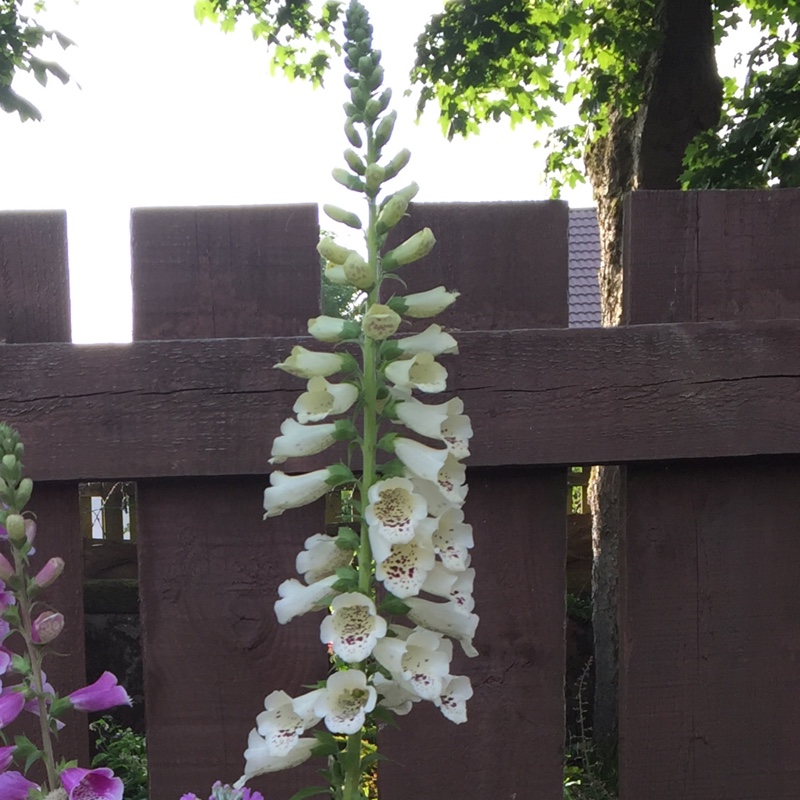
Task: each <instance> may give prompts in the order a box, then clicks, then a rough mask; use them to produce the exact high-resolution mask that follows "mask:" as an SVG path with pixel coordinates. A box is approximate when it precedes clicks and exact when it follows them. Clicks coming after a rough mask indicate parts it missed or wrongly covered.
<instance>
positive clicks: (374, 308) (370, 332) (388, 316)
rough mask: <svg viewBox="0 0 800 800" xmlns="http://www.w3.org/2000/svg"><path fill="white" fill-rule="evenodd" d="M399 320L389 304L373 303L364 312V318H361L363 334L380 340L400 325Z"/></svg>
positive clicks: (398, 316) (387, 336)
mask: <svg viewBox="0 0 800 800" xmlns="http://www.w3.org/2000/svg"><path fill="white" fill-rule="evenodd" d="M401 321H402V320H401V319H400V315H399V314H397V313H396V312H394V311H392V309H391V308H389V306H384V305H381V304H380V303H375V304H374V305H371V306H370V307H369V309H368V310H367V313H366V314H364V318H363V319H362V320H361V328H362V330H363V331H364V335H365V336H367V337H368V338H370V339H374V340H375V341H378V342H382V341H383V340H384V339H388V338H389V337H390V336H391V335H392V334H393V333H394V332H395V331H396V330H397V329H398V328H399V327H400V322H401Z"/></svg>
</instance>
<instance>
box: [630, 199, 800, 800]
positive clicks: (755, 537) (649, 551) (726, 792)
mask: <svg viewBox="0 0 800 800" xmlns="http://www.w3.org/2000/svg"><path fill="white" fill-rule="evenodd" d="M798 199H800V193H797V192H788V193H784V192H778V193H775V194H774V195H773V194H772V193H769V194H765V193H759V194H756V193H748V192H730V193H703V194H700V195H690V196H688V197H687V196H684V195H675V194H673V195H670V194H668V193H642V194H639V195H636V194H635V195H633V196H631V197H630V198H628V201H627V202H628V206H627V208H628V211H629V217H630V218H629V221H628V226H627V237H628V238H627V239H626V249H625V252H626V262H627V263H626V269H628V270H629V273H628V275H627V276H626V281H627V279H628V276H629V277H630V278H631V282H630V291H629V295H628V298H627V299H628V307H627V319H628V320H629V321H631V322H636V323H640V322H659V321H665V320H677V321H680V320H708V319H731V318H735V319H737V320H740V319H757V318H759V317H767V318H769V317H780V316H787V315H792V316H796V315H797V310H798V308H800V306H798V304H797V298H800V262H798V260H797V257H796V238H797V234H796V221H795V220H796V212H794V213H792V210H791V209H792V207H794V208H795V209H796V207H797V201H798ZM670 209H671V210H670ZM792 226H794V227H792ZM673 236H674V237H675V239H676V240H677V241H680V240H681V237H683V239H684V240H687V241H692V242H694V246H693V248H692V247H688V248H686V253H685V258H684V259H683V260H677V261H676V260H675V258H674V252H670V249H669V248H668V247H666V246H665V247H664V248H663V249H661V245H660V243H666V242H668V241H670V239H671V237H673ZM659 250H660V252H659ZM637 276H638V277H637ZM743 346H747V345H746V343H743ZM794 352H795V354H796V352H797V351H794ZM793 393H794V391H792V394H793ZM774 413H775V418H774V419H775V422H776V425H777V427H778V428H780V426H781V424H783V425H784V426H785V427H786V430H787V431H788V430H790V427H791V423H790V422H789V420H788V418H787V417H785V416H784V417H783V423H781V416H780V414H781V411H780V409H779V408H778V407H777V406H776V407H775V411H774ZM784 414H785V410H784ZM752 421H753V422H755V418H753V420H752ZM789 435H790V437H791V438H792V441H793V445H792V448H791V449H790V450H787V452H793V453H797V447H796V442H795V440H794V436H793V435H791V434H789ZM703 455H706V456H712V455H716V453H715V452H714V451H711V450H708V451H707V452H706V453H704V454H703ZM627 473H628V475H627V485H628V491H627V518H626V531H625V538H624V545H623V557H622V583H623V586H624V589H623V592H622V603H621V635H620V647H621V673H620V737H621V741H620V772H621V792H622V795H621V796H622V798H624V800H637V799H638V798H640V797H645V796H646V797H647V798H648V800H674V798H676V797H681V798H686V800H701V798H702V800H708V798H719V800H722V798H724V799H725V800H761V798H764V797H770V798H773V797H774V798H780V800H789V798H790V797H794V796H796V794H797V778H798V771H797V765H796V764H795V763H794V761H793V760H792V758H791V756H790V755H789V754H790V753H793V752H796V751H797V748H798V744H800V741H798V736H797V735H796V733H794V732H793V726H792V723H791V721H790V719H789V717H788V716H787V715H790V714H791V713H792V711H790V710H794V709H796V708H797V707H798V705H799V704H800V684H799V683H798V681H797V675H796V673H797V669H796V666H797V642H798V641H800V628H799V627H798V619H800V616H799V615H798V611H800V606H798V601H797V592H796V588H795V585H794V584H795V583H796V580H795V579H796V576H797V570H798V566H799V565H800V539H798V537H797V536H796V527H797V524H796V521H797V517H798V512H800V507H799V504H798V500H797V492H796V487H797V486H798V484H800V461H798V459H797V457H796V456H793V457H787V458H785V459H781V460H775V461H771V462H764V461H762V460H757V459H751V460H732V461H717V462H709V461H703V462H690V463H686V464H682V465H678V464H673V465H668V466H659V465H650V466H647V465H638V466H637V465H629V466H628V469H627ZM776 741H779V742H780V745H779V747H777V748H776V747H775V742H776Z"/></svg>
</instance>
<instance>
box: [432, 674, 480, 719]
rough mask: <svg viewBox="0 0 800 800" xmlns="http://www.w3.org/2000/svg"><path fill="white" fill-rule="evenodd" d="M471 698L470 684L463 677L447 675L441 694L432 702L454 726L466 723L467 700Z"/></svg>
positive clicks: (467, 679)
mask: <svg viewBox="0 0 800 800" xmlns="http://www.w3.org/2000/svg"><path fill="white" fill-rule="evenodd" d="M470 697H472V684H471V683H470V681H469V678H467V677H466V676H465V675H448V676H447V678H446V679H445V683H444V687H443V688H442V694H441V695H440V696H439V698H438V699H437V700H434V701H433V702H434V703H435V704H436V705H437V706H438V708H439V710H440V711H441V712H442V714H444V715H445V717H447V719H449V720H450V722H455V723H456V725H461V724H462V723H464V722H466V721H467V700H469V699H470Z"/></svg>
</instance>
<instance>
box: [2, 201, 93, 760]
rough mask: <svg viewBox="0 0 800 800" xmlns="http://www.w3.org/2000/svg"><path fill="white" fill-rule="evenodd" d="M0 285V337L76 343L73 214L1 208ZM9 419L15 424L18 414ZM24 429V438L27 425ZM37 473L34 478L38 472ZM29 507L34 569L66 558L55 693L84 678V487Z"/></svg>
mask: <svg viewBox="0 0 800 800" xmlns="http://www.w3.org/2000/svg"><path fill="white" fill-rule="evenodd" d="M0 289H1V290H2V292H1V294H2V302H0V342H1V341H3V340H5V341H6V342H7V343H8V344H20V343H35V342H68V341H70V339H71V331H70V303H69V272H68V267H67V219H66V214H65V213H64V212H63V211H36V212H17V211H14V212H3V213H0ZM0 346H2V345H0ZM0 380H5V381H13V376H6V375H4V376H0ZM42 413H43V414H44V413H45V412H44V411H43V412H42ZM3 421H4V422H8V423H9V424H11V425H14V424H15V420H13V419H8V420H3ZM20 434H21V435H22V438H23V441H24V440H25V426H24V425H23V426H21V427H20ZM54 435H57V432H56V431H54ZM31 477H32V478H33V479H34V481H35V480H36V475H35V474H34V475H32V476H31ZM30 509H31V510H32V511H33V512H34V513H35V514H36V517H37V521H38V526H39V530H38V537H37V540H36V555H35V556H33V557H32V558H31V565H32V568H33V569H34V570H35V569H38V568H39V567H41V566H42V565H43V564H44V563H45V562H46V561H47V559H48V558H50V557H52V556H60V557H62V558H63V559H64V561H65V562H66V570H65V572H64V574H63V575H62V576H61V578H60V579H59V580H58V581H57V582H56V583H55V584H54V585H53V586H52V587H51V588H49V589H48V590H47V593H46V595H44V598H43V599H45V600H46V601H47V602H48V603H49V604H51V605H52V607H53V608H55V609H57V610H58V611H61V612H62V613H63V614H64V617H65V619H66V627H65V628H64V632H63V633H62V634H61V636H60V637H59V639H58V641H57V642H56V643H55V645H54V650H55V651H56V652H60V653H65V654H67V655H68V656H69V657H68V658H58V657H55V656H51V657H50V658H48V659H47V660H46V661H45V669H46V670H47V677H48V680H49V681H50V683H51V684H52V685H53V686H54V687H55V689H56V691H58V692H59V693H60V694H66V693H69V692H71V691H73V690H74V689H77V688H80V687H81V686H83V685H84V684H85V683H86V661H85V653H84V633H83V549H82V540H81V532H80V512H79V509H78V487H77V485H75V484H68V483H36V485H35V489H34V493H33V497H32V499H31V503H30ZM65 721H66V722H67V727H66V728H65V729H64V730H63V731H62V732H61V734H60V735H59V748H60V753H62V754H63V755H65V756H66V757H67V758H79V759H81V763H86V760H87V758H88V753H89V736H88V728H87V724H86V718H85V715H82V714H76V713H71V714H69V715H68V717H66V718H65ZM18 726H19V727H18ZM20 730H24V731H26V732H28V733H30V734H32V735H34V736H35V737H36V738H34V741H36V740H37V738H38V736H36V734H35V728H34V726H33V725H32V723H31V722H30V720H28V719H24V718H21V719H20V720H18V722H16V723H14V725H12V726H11V727H10V728H9V730H7V731H6V732H7V733H9V734H10V735H12V736H13V735H14V734H16V733H19V732H20Z"/></svg>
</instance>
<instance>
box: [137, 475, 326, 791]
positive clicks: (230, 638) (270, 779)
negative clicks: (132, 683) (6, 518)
mask: <svg viewBox="0 0 800 800" xmlns="http://www.w3.org/2000/svg"><path fill="white" fill-rule="evenodd" d="M264 484H265V480H264V478H259V477H255V478H254V477H247V478H220V479H215V480H211V479H198V478H192V479H182V480H176V481H169V482H163V481H162V482H154V481H142V482H140V483H139V485H138V487H137V488H138V501H139V524H140V530H139V576H140V591H141V603H142V632H143V641H144V647H145V651H144V656H145V691H146V696H147V746H148V761H149V765H150V797H152V798H153V800H170V798H176V797H180V796H181V795H182V794H183V793H184V792H186V791H188V790H190V789H193V790H195V791H201V790H206V789H207V787H209V786H210V785H211V784H212V783H213V782H214V781H216V780H220V779H221V780H222V781H223V782H226V781H227V782H230V783H233V781H234V780H236V779H237V778H238V777H239V776H240V775H241V774H242V772H243V769H244V758H243V755H242V754H243V753H244V750H245V747H246V746H247V734H248V732H249V731H250V730H251V729H252V728H253V727H255V718H256V715H257V714H258V713H260V712H261V711H263V699H264V697H265V696H266V695H268V694H269V693H270V692H272V691H273V690H275V689H283V690H285V691H287V692H289V693H290V694H292V695H293V696H295V695H297V694H299V693H301V692H302V691H303V689H302V685H303V684H307V683H312V682H315V681H317V680H319V679H320V678H322V677H324V676H325V675H326V673H327V670H328V666H329V664H328V658H327V653H326V651H325V647H324V645H322V644H321V643H320V641H319V619H318V618H316V617H315V616H314V615H308V616H307V617H303V618H299V619H296V620H293V621H292V622H291V623H290V624H289V625H286V626H282V625H279V624H278V623H277V620H276V618H275V614H274V611H273V604H274V602H275V600H276V599H277V588H278V585H279V584H280V583H281V582H282V581H284V580H285V579H286V578H288V577H290V576H292V575H295V574H296V573H295V569H294V560H295V557H296V555H297V553H298V551H299V550H301V549H302V543H303V541H304V540H305V539H306V538H307V537H308V536H309V535H311V534H312V533H313V532H314V531H319V530H322V525H323V509H322V504H321V503H315V504H314V505H312V506H306V507H304V508H302V509H297V510H295V511H293V512H291V513H288V514H286V515H285V516H282V517H279V518H274V519H270V520H267V521H264V520H262V515H263V509H262V507H261V495H262V493H263V490H264ZM317 768H318V765H317V764H312V765H310V766H308V767H304V768H298V769H293V770H288V771H286V772H279V773H275V774H274V775H269V776H265V777H263V778H259V779H256V780H253V781H252V782H250V783H248V785H249V786H252V787H253V788H256V789H260V790H261V791H262V792H263V794H264V796H265V797H287V796H289V795H291V794H293V793H294V792H296V791H297V790H298V789H300V788H302V787H303V786H307V785H309V784H312V783H315V782H318V776H317V775H316V774H315V772H314V770H315V769H317Z"/></svg>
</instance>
